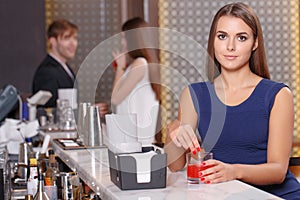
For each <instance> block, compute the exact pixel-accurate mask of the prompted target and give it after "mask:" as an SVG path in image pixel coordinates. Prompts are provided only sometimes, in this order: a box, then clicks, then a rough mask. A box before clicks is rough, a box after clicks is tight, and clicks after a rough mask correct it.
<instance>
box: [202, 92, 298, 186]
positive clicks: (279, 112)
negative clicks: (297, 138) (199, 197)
mask: <svg viewBox="0 0 300 200" xmlns="http://www.w3.org/2000/svg"><path fill="white" fill-rule="evenodd" d="M293 128H294V106H293V97H292V94H291V91H290V90H289V89H288V88H283V89H281V90H280V91H279V92H278V94H277V95H276V98H275V102H274V105H273V108H272V111H271V114H270V121H269V139H268V154H267V163H264V164H258V165H244V164H226V163H222V162H220V161H217V160H209V161H206V162H205V164H206V165H214V167H211V168H209V169H207V170H205V171H203V172H202V174H203V177H205V175H206V174H210V173H213V174H212V175H208V176H206V177H205V179H204V180H203V181H204V182H209V183H218V182H224V181H229V180H234V179H239V180H242V181H244V182H247V183H251V184H256V185H270V184H280V183H282V181H283V180H284V179H285V176H286V172H287V168H288V162H289V157H290V151H291V145H292V136H293Z"/></svg>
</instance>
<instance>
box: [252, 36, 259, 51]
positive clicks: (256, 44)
mask: <svg viewBox="0 0 300 200" xmlns="http://www.w3.org/2000/svg"><path fill="white" fill-rule="evenodd" d="M257 47H258V39H257V38H256V40H255V42H254V44H253V48H252V51H255V50H256V49H257Z"/></svg>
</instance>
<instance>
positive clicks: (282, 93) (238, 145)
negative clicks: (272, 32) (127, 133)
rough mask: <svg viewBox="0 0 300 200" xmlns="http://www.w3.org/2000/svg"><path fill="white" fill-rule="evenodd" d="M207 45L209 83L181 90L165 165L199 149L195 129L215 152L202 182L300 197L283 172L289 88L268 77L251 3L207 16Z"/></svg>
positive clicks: (177, 164) (290, 122)
mask: <svg viewBox="0 0 300 200" xmlns="http://www.w3.org/2000/svg"><path fill="white" fill-rule="evenodd" d="M207 51H208V56H209V57H210V58H211V59H210V60H209V59H208V62H207V64H206V65H207V66H206V67H207V72H208V79H209V81H207V82H199V83H193V84H191V85H189V86H188V87H187V88H185V89H184V91H183V93H182V96H181V99H180V108H179V112H178V113H179V117H178V121H179V122H180V123H181V124H180V125H178V126H176V128H174V129H173V130H172V131H171V132H169V133H168V136H167V141H166V144H165V151H166V152H167V153H168V167H169V168H170V170H171V171H178V170H181V169H183V168H184V166H185V163H186V158H185V153H186V152H188V151H191V152H193V153H195V154H196V152H197V151H200V144H199V142H198V139H197V137H198V136H197V135H196V129H198V132H199V138H200V139H201V141H202V142H201V148H204V149H205V150H206V151H211V152H213V155H214V159H211V160H208V161H205V162H204V163H203V165H205V166H210V168H208V169H206V170H203V171H202V172H201V174H200V176H201V178H200V179H201V181H202V182H204V183H207V184H210V183H220V182H225V181H230V180H235V179H237V180H241V181H243V182H246V183H249V184H251V185H254V186H255V187H258V188H260V189H262V190H265V191H267V192H270V193H272V194H274V195H277V196H279V197H282V198H284V199H300V184H299V182H298V181H297V180H296V178H295V177H294V176H293V174H292V173H291V172H290V171H289V170H288V164H289V156H290V151H291V144H292V136H293V128H294V110H293V106H294V105H293V97H292V93H291V91H290V89H289V88H288V87H287V86H286V85H285V84H283V83H278V82H275V81H272V80H270V74H269V70H268V67H267V62H266V56H265V49H264V41H263V34H262V28H261V25H260V22H259V20H258V17H257V15H256V14H255V12H254V11H253V10H252V8H250V7H249V6H248V5H246V4H244V3H232V4H228V5H225V6H224V7H222V8H221V9H220V10H219V11H218V12H217V14H216V15H215V17H214V19H213V22H212V26H211V30H210V34H209V40H208V47H207ZM218 71H219V73H218ZM214 109H216V110H214ZM179 122H178V123H179ZM173 125H174V124H173ZM218 127H219V128H218ZM218 129H219V130H218ZM218 131H219V132H218Z"/></svg>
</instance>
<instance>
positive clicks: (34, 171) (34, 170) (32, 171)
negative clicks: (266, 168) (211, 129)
mask: <svg viewBox="0 0 300 200" xmlns="http://www.w3.org/2000/svg"><path fill="white" fill-rule="evenodd" d="M28 167H29V169H28V175H27V193H28V194H31V195H32V196H34V195H35V194H36V192H37V186H38V179H37V177H38V165H37V159H36V157H35V153H34V152H31V153H30V154H29V165H28Z"/></svg>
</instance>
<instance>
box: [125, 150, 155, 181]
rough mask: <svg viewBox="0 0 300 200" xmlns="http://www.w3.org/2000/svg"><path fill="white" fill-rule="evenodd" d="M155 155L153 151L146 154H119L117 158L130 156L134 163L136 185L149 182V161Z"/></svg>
mask: <svg viewBox="0 0 300 200" xmlns="http://www.w3.org/2000/svg"><path fill="white" fill-rule="evenodd" d="M154 155H156V153H155V152H154V151H149V152H146V153H133V154H121V155H119V156H132V157H134V159H135V161H136V178H137V183H150V182H151V159H152V157H153V156H154Z"/></svg>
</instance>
